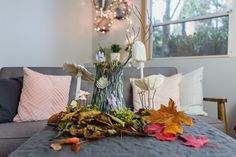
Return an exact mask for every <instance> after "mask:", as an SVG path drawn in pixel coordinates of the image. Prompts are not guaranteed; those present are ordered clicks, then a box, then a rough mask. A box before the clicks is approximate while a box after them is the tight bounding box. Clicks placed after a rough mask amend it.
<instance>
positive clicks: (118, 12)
mask: <svg viewBox="0 0 236 157" xmlns="http://www.w3.org/2000/svg"><path fill="white" fill-rule="evenodd" d="M93 2H94V4H95V8H96V11H95V13H96V17H95V18H94V25H95V29H94V30H95V31H97V32H101V33H102V34H105V33H106V32H108V31H109V30H110V29H111V27H112V25H113V23H114V22H113V20H114V19H118V20H126V19H127V20H128V19H129V15H130V12H131V8H130V3H129V0H113V1H111V0H93Z"/></svg>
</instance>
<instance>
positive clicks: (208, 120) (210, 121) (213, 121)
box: [193, 116, 225, 132]
mask: <svg viewBox="0 0 236 157" xmlns="http://www.w3.org/2000/svg"><path fill="white" fill-rule="evenodd" d="M193 117H195V118H199V119H200V120H202V121H203V122H205V123H208V124H210V125H211V126H213V127H215V128H217V129H219V130H221V131H222V132H225V128H224V123H223V121H220V120H218V119H217V118H214V117H210V116H193Z"/></svg>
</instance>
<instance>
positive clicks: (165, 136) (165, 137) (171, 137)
mask: <svg viewBox="0 0 236 157" xmlns="http://www.w3.org/2000/svg"><path fill="white" fill-rule="evenodd" d="M155 138H156V139H158V140H161V141H175V140H176V135H175V134H172V133H164V132H160V133H156V135H155Z"/></svg>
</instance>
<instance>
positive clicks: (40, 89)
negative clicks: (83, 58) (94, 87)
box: [13, 68, 71, 122]
mask: <svg viewBox="0 0 236 157" xmlns="http://www.w3.org/2000/svg"><path fill="white" fill-rule="evenodd" d="M70 83H71V76H55V75H44V74H41V73H38V72H35V71H33V70H30V69H29V68H24V81H23V88H22V93H21V98H20V102H19V107H18V114H17V115H16V116H15V118H14V119H13V121H16V122H23V121H37V120H46V119H48V118H49V117H50V116H51V115H52V114H54V113H56V112H60V111H64V110H65V109H66V106H67V103H68V100H69V91H70Z"/></svg>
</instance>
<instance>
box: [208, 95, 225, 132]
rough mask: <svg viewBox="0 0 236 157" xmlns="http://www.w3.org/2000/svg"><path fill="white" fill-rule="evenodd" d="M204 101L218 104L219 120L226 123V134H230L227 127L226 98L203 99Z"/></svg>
mask: <svg viewBox="0 0 236 157" xmlns="http://www.w3.org/2000/svg"><path fill="white" fill-rule="evenodd" d="M203 101H209V102H216V103H217V112H218V119H219V120H221V121H223V122H224V125H225V132H226V133H227V132H228V126H227V116H226V109H225V103H226V102H227V99H226V98H223V99H221V98H203Z"/></svg>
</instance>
